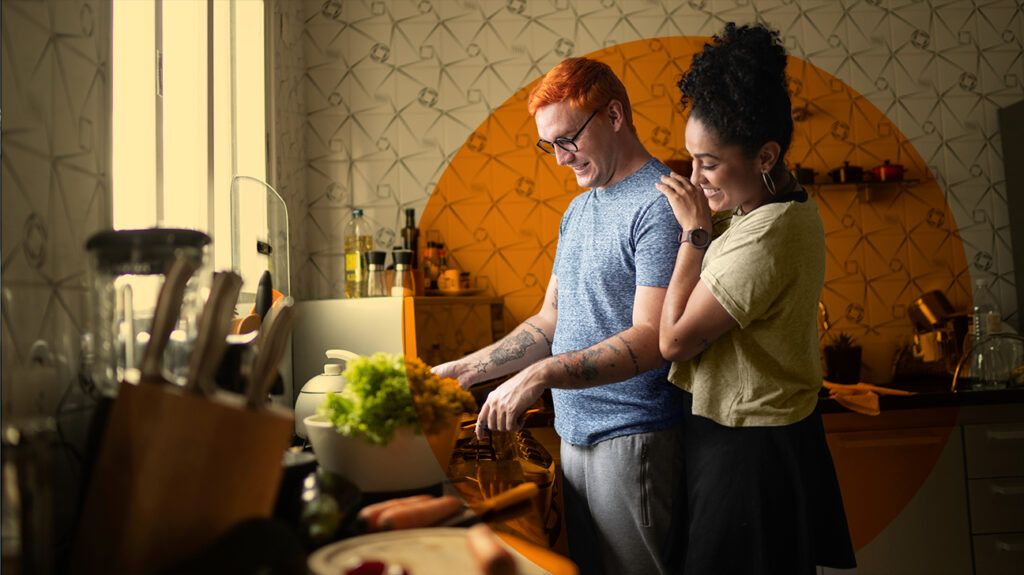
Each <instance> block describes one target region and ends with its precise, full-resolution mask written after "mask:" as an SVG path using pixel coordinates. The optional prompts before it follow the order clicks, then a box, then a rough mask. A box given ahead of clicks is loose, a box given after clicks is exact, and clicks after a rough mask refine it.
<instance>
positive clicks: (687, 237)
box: [679, 228, 711, 250]
mask: <svg viewBox="0 0 1024 575" xmlns="http://www.w3.org/2000/svg"><path fill="white" fill-rule="evenodd" d="M685 243H689V244H690V245H692V246H693V247H695V248H697V249H698V250H706V249H708V246H710V245H711V234H709V233H708V231H707V230H705V229H704V228H693V229H692V230H690V231H683V230H680V231H679V244H680V245H682V244H685Z"/></svg>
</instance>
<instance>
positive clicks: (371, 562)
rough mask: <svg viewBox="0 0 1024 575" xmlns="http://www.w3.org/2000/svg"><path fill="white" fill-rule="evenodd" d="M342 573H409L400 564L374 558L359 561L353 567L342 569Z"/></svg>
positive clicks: (356, 574)
mask: <svg viewBox="0 0 1024 575" xmlns="http://www.w3.org/2000/svg"><path fill="white" fill-rule="evenodd" d="M343 574H344V575H409V571H408V570H407V569H406V568H405V567H402V566H401V565H395V564H388V563H385V562H383V561H377V560H375V559H368V560H364V561H360V562H359V563H357V564H356V565H355V566H353V567H349V568H347V569H345V571H343Z"/></svg>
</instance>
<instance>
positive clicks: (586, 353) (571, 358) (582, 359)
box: [558, 349, 601, 381]
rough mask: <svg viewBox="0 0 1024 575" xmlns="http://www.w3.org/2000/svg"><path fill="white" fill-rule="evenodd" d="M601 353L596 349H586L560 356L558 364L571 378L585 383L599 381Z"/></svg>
mask: <svg viewBox="0 0 1024 575" xmlns="http://www.w3.org/2000/svg"><path fill="white" fill-rule="evenodd" d="M599 355H601V352H600V351H598V350H596V349H585V350H583V351H573V352H569V353H567V354H565V355H562V356H559V358H558V363H560V364H561V365H562V368H563V369H565V374H566V375H568V376H569V377H572V378H576V379H581V380H583V381H594V380H595V379H597V375H598V369H597V358H598V356H599Z"/></svg>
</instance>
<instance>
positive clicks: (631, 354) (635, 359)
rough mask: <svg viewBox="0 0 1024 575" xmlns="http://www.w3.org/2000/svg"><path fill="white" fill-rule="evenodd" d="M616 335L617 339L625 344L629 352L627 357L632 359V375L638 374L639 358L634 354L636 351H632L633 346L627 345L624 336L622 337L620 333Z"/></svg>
mask: <svg viewBox="0 0 1024 575" xmlns="http://www.w3.org/2000/svg"><path fill="white" fill-rule="evenodd" d="M618 337H619V340H620V341H621V342H622V343H623V344H625V346H626V351H628V352H629V357H630V359H632V360H633V375H640V371H641V370H640V359H639V358H638V357H637V356H636V352H634V351H633V346H631V345H629V342H628V341H626V338H624V337H622V336H621V335H620V336H618Z"/></svg>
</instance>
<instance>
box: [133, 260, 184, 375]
mask: <svg viewBox="0 0 1024 575" xmlns="http://www.w3.org/2000/svg"><path fill="white" fill-rule="evenodd" d="M195 271H196V267H195V266H194V265H193V264H192V263H191V262H189V261H188V260H187V259H185V258H182V257H179V258H177V259H175V260H174V263H173V264H171V269H170V270H168V271H167V276H166V277H165V278H164V284H163V286H161V288H160V295H158V296H157V300H156V310H155V311H154V312H153V323H152V325H151V326H150V328H149V343H147V344H146V349H145V350H144V351H143V352H142V363H141V364H140V368H141V372H142V379H143V380H147V379H148V380H152V381H156V380H158V379H161V378H162V377H163V376H162V375H161V373H160V365H161V363H162V362H163V356H164V348H166V347H167V341H168V340H169V339H170V337H171V331H172V330H173V329H174V324H175V323H176V322H177V321H178V315H179V314H180V313H181V302H182V300H183V299H184V298H185V285H186V284H188V280H189V278H191V277H192V274H193V273H195Z"/></svg>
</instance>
